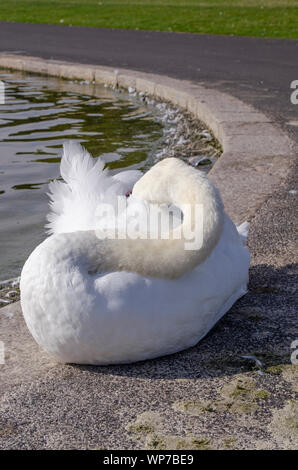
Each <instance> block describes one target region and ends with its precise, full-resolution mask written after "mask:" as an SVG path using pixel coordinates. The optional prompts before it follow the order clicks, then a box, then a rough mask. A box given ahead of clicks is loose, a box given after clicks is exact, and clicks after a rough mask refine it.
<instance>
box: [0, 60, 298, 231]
mask: <svg viewBox="0 0 298 470" xmlns="http://www.w3.org/2000/svg"><path fill="white" fill-rule="evenodd" d="M0 67H2V68H8V69H15V70H22V71H26V72H34V73H39V74H45V75H51V76H58V77H61V78H67V79H78V80H88V81H90V82H94V83H101V84H104V83H106V84H108V85H112V86H119V87H123V88H129V87H132V88H135V89H136V90H138V91H142V92H145V93H148V94H150V95H154V96H156V97H158V98H161V99H164V100H167V101H170V102H171V103H173V104H174V105H178V106H180V107H181V108H183V109H185V110H187V111H189V112H190V113H192V114H193V115H194V116H195V117H196V118H198V119H200V120H201V121H203V122H204V123H205V124H206V125H207V126H208V127H209V128H210V129H211V131H212V132H213V134H214V135H215V137H216V138H217V139H218V140H219V142H220V143H221V145H222V147H223V150H224V152H223V154H222V156H221V157H220V158H219V160H218V162H217V163H216V164H215V165H214V167H213V168H212V170H211V172H210V173H209V176H210V178H211V179H212V181H213V182H214V183H215V184H216V186H217V187H218V188H219V190H220V192H221V195H222V198H223V201H224V204H225V208H226V211H227V212H228V214H229V215H230V216H231V217H232V219H233V220H234V221H235V222H242V221H243V220H249V219H251V217H253V216H254V214H255V213H256V212H257V210H258V208H259V207H260V205H261V204H262V203H263V202H264V201H265V200H266V199H267V198H268V197H269V196H270V195H271V194H272V193H273V191H274V189H275V188H276V186H277V185H278V184H279V182H280V181H281V180H282V179H284V178H285V176H286V175H287V173H288V170H289V167H290V163H291V160H292V159H293V158H294V144H293V142H292V141H291V140H290V139H289V138H288V136H287V135H286V134H285V133H283V132H282V131H281V130H280V129H279V128H278V127H277V126H276V125H275V124H274V123H272V122H270V119H268V118H267V117H266V116H265V115H264V114H262V113H260V112H258V111H257V110H255V109H254V108H253V107H252V106H250V105H247V104H245V103H243V102H242V101H240V100H238V99H236V98H234V97H232V96H230V95H228V94H226V93H222V92H219V91H217V90H214V89H208V88H205V87H203V86H201V85H198V84H196V83H193V82H190V81H186V80H176V79H173V78H169V77H166V76H162V75H154V74H150V73H143V72H137V71H132V70H126V69H117V70H116V69H114V68H112V67H103V66H95V65H83V64H76V63H71V62H62V61H57V60H45V59H41V58H37V57H27V56H20V55H11V54H0Z"/></svg>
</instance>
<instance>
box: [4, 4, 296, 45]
mask: <svg viewBox="0 0 298 470" xmlns="http://www.w3.org/2000/svg"><path fill="white" fill-rule="evenodd" d="M0 20H2V21H24V22H29V23H52V24H64V25H70V24H71V25H80V26H97V27H103V28H124V29H143V30H156V31H176V32H189V33H211V34H229V35H241V36H262V37H283V38H298V4H297V1H296V0H209V1H208V0H205V1H200V0H188V1H182V0H172V1H171V0H122V1H121V0H118V1H113V0H101V1H98V0H67V1H63V0H0Z"/></svg>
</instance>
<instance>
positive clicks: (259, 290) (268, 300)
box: [73, 264, 297, 380]
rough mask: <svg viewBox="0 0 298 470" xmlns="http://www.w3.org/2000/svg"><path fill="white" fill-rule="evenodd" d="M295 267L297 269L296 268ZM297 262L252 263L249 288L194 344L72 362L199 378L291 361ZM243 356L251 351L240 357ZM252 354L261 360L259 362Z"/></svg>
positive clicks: (122, 372) (94, 369) (116, 371)
mask: <svg viewBox="0 0 298 470" xmlns="http://www.w3.org/2000/svg"><path fill="white" fill-rule="evenodd" d="M296 272H297V270H296ZM295 277H297V274H296V273H295V265H293V264H291V265H287V266H284V267H282V268H280V269H274V268H273V267H272V266H268V265H257V266H253V267H251V269H250V284H249V292H248V293H247V294H246V295H245V296H244V297H242V299H240V300H239V301H238V302H236V303H235V305H234V306H233V307H232V309H231V310H230V311H229V312H228V313H227V314H226V315H225V316H224V317H223V318H222V319H221V320H220V321H219V322H218V323H217V325H216V326H215V327H214V328H213V329H212V330H211V331H210V332H209V333H208V335H207V336H206V337H205V338H204V339H203V340H202V341H201V342H199V343H198V344H197V345H196V346H194V347H192V348H190V349H188V350H185V351H182V352H179V353H176V354H172V355H169V356H164V357H161V358H158V359H152V360H148V361H142V362H138V363H134V364H124V365H117V366H85V365H73V367H75V368H78V369H80V370H86V371H88V372H89V373H91V374H105V375H117V376H126V377H136V378H147V379H169V380H171V379H183V378H185V379H197V378H204V377H219V376H223V375H224V376H227V375H234V374H236V373H239V372H246V371H250V370H258V369H259V370H261V372H263V373H264V372H265V373H266V370H267V368H268V367H271V366H274V365H279V364H287V363H290V355H291V349H290V343H291V341H289V339H288V338H289V336H290V337H291V335H292V336H293V339H292V340H294V339H295V337H294V327H295V320H296V309H295V296H294V288H293V287H292V286H295ZM242 356H253V357H251V358H243V357H242ZM254 358H256V359H258V360H259V361H261V363H262V367H261V368H260V367H259V366H258V365H257V364H256V362H255V360H254Z"/></svg>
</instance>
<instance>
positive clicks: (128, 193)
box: [125, 189, 132, 197]
mask: <svg viewBox="0 0 298 470" xmlns="http://www.w3.org/2000/svg"><path fill="white" fill-rule="evenodd" d="M131 193H132V189H130V190H129V191H127V192H126V193H125V196H126V197H129V196H130V195H131Z"/></svg>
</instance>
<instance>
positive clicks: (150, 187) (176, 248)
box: [106, 158, 224, 278]
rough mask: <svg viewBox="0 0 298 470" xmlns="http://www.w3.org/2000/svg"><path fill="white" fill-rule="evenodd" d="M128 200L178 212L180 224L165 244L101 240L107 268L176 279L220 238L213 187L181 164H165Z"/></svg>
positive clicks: (219, 208)
mask: <svg viewBox="0 0 298 470" xmlns="http://www.w3.org/2000/svg"><path fill="white" fill-rule="evenodd" d="M133 195H134V196H136V197H138V198H139V199H143V200H145V201H147V202H148V203H149V205H150V204H156V203H158V204H172V205H175V206H177V207H179V208H180V209H181V211H182V212H183V221H182V224H181V225H180V226H178V227H176V228H174V229H171V230H169V232H168V233H169V236H168V237H167V239H163V237H162V236H160V237H159V238H157V239H153V240H152V239H142V238H137V239H135V240H131V239H128V238H126V239H124V240H106V247H107V250H109V255H108V259H109V260H110V262H111V266H110V268H111V269H113V270H115V269H116V270H117V269H121V270H126V271H132V272H137V273H139V274H143V275H146V276H153V277H162V278H176V277H179V276H181V275H182V274H184V273H185V272H187V271H190V270H192V269H194V268H195V266H197V265H198V264H200V263H202V262H203V261H204V260H205V259H206V258H207V257H208V256H209V254H210V253H211V251H212V250H213V248H214V247H215V245H216V244H217V242H218V240H219V238H220V235H221V233H222V229H223V222H224V210H223V205H222V202H221V199H220V196H219V194H218V192H217V190H216V188H214V186H213V185H212V184H211V183H210V181H209V180H208V178H207V177H206V176H205V175H204V174H203V173H201V172H199V171H197V170H194V169H193V168H192V167H190V166H188V165H186V164H185V163H183V162H182V161H180V160H177V159H174V158H172V159H166V160H163V161H162V162H160V163H158V164H157V165H155V166H154V167H153V168H152V169H151V170H150V171H148V173H146V174H145V175H144V176H143V177H142V178H141V179H140V180H139V181H138V182H137V183H136V184H135V186H134V189H133ZM107 268H108V266H107Z"/></svg>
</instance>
